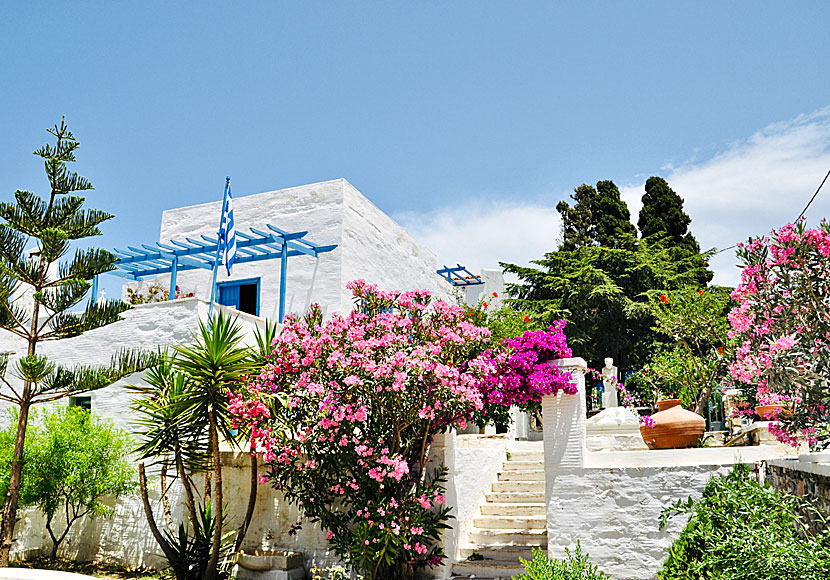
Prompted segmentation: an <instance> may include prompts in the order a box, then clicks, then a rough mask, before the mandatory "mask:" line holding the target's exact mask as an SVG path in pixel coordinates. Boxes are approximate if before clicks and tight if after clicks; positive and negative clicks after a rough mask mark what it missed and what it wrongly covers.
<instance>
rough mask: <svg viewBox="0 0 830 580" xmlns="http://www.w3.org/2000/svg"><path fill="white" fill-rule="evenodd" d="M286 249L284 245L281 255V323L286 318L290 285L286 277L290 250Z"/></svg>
mask: <svg viewBox="0 0 830 580" xmlns="http://www.w3.org/2000/svg"><path fill="white" fill-rule="evenodd" d="M286 250H287V248H286V247H285V246H283V249H282V253H281V255H280V314H279V319H278V321H279V323H280V324H282V321H283V320H285V291H286V288H287V287H288V285H287V283H286V279H285V277H286V274H288V252H287V251H286Z"/></svg>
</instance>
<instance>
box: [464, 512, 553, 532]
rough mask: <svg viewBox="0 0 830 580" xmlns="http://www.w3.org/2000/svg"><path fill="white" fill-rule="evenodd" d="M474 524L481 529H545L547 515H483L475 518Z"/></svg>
mask: <svg viewBox="0 0 830 580" xmlns="http://www.w3.org/2000/svg"><path fill="white" fill-rule="evenodd" d="M473 525H474V526H475V527H476V528H478V529H480V530H503V529H508V530H544V529H546V528H545V526H546V525H547V518H546V516H545V515H539V516H517V515H509V516H481V517H478V518H474V519H473Z"/></svg>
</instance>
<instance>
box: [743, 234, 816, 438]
mask: <svg viewBox="0 0 830 580" xmlns="http://www.w3.org/2000/svg"><path fill="white" fill-rule="evenodd" d="M738 256H739V257H740V259H741V261H742V262H743V264H744V268H743V272H742V274H741V283H740V285H739V286H738V287H737V288H736V289H735V290H734V292H733V293H732V297H733V298H734V299H736V300H737V301H738V302H739V304H738V306H737V307H735V308H733V309H732V311H731V312H730V313H729V321H730V323H731V325H732V331H731V336H733V337H735V338H736V339H737V343H738V348H737V352H736V360H735V361H734V362H733V363H732V364H731V365H730V369H729V370H730V372H731V374H732V377H733V378H734V379H735V380H737V381H739V382H741V383H743V384H744V385H747V386H748V387H749V392H748V393H746V394H747V398H748V399H750V402H759V401H762V400H770V399H773V398H781V399H784V398H785V397H786V399H785V400H788V401H789V402H790V403H792V404H793V412H792V413H791V414H787V415H782V416H781V417H780V418H779V424H777V425H774V426H772V427H771V429H770V430H771V431H772V432H774V433H775V434H776V435H777V436H778V438H779V439H780V440H782V441H786V442H788V443H791V444H793V445H795V444H796V443H797V440H798V438H799V437H803V438H805V439H806V440H807V441H808V442H809V443H811V444H814V443H816V432H817V431H816V427H817V426H819V425H820V424H823V423H826V420H827V416H826V408H827V404H828V399H829V398H830V224H828V223H827V222H826V221H822V222H821V224H820V226H819V227H818V228H814V229H808V228H807V227H806V226H805V225H804V222H803V221H799V222H798V223H796V224H787V225H786V226H784V227H782V228H780V229H778V230H775V231H773V232H772V233H771V234H770V236H768V237H762V238H755V239H750V240H749V243H747V244H740V245H739V248H738ZM745 391H746V390H745Z"/></svg>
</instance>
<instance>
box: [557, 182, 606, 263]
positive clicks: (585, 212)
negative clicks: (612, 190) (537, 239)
mask: <svg viewBox="0 0 830 580" xmlns="http://www.w3.org/2000/svg"><path fill="white" fill-rule="evenodd" d="M571 199H572V200H574V201H575V202H576V203H575V204H574V205H573V207H571V206H570V204H569V203H568V202H566V201H560V202H559V203H558V204H556V211H558V212H559V215H560V216H562V246H561V247H560V249H562V250H575V249H577V248H581V247H583V246H593V245H595V244H596V237H597V233H596V223H595V221H594V218H595V215H596V211H597V202H598V195H597V190H596V189H594V188H593V187H592V186H590V185H587V184H585V183H583V184H582V185H580V186H579V187H576V188H574V192H573V194H572V195H571Z"/></svg>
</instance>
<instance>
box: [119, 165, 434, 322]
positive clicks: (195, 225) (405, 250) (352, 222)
mask: <svg viewBox="0 0 830 580" xmlns="http://www.w3.org/2000/svg"><path fill="white" fill-rule="evenodd" d="M233 204H234V219H235V222H236V227H237V230H238V231H247V229H248V228H249V227H255V228H257V229H261V230H266V227H265V225H266V224H269V223H270V224H271V225H274V226H276V227H278V228H281V229H283V230H286V231H289V232H295V231H308V232H309V233H308V235H307V236H306V239H308V240H309V241H311V242H314V243H316V244H320V245H329V244H336V245H337V246H338V247H337V248H336V249H335V250H333V251H332V252H327V253H325V254H321V255H320V257H319V258H316V259H315V258H312V257H310V256H296V257H291V258H289V259H288V277H287V293H286V313H289V312H294V313H298V314H299V313H302V312H304V311H305V310H306V308H308V306H309V305H310V304H312V303H317V304H320V306H321V307H322V308H323V311H324V313H326V314H331V313H334V312H340V313H347V312H349V311H350V310H351V308H352V297H351V294H350V293H349V292H348V291H347V290H346V283H347V282H349V281H350V280H354V279H358V278H362V279H364V280H366V281H368V282H372V283H376V284H378V285H379V286H380V287H381V288H383V289H386V290H410V289H413V288H426V289H428V290H430V291H432V292H434V293H437V294H438V295H439V296H441V297H447V296H449V289H450V286H449V284H447V283H446V282H442V280H441V278H440V277H439V276H438V275H437V274H436V273H435V270H436V258H435V254H434V253H433V252H432V251H430V250H429V249H427V248H425V247H424V246H422V245H421V244H420V243H418V241H417V240H415V239H414V238H413V237H412V236H411V235H410V234H409V233H408V232H407V231H406V230H404V229H403V228H402V227H401V226H400V225H398V224H397V223H396V222H395V221H394V220H392V218H390V217H389V216H387V215H386V214H384V213H383V212H382V211H381V210H379V209H378V208H377V207H376V206H375V205H374V204H373V203H372V202H371V201H369V200H368V199H366V197H364V196H363V195H362V194H361V193H360V192H359V191H358V190H357V189H355V187H354V186H352V185H351V184H350V183H349V182H348V181H346V180H345V179H337V180H334V181H326V182H322V183H313V184H310V185H302V186H299V187H291V188H288V189H282V190H278V191H269V192H265V193H257V194H253V195H246V196H241V197H234V200H233ZM220 211H221V200H219V201H215V202H211V203H205V204H201V205H194V206H188V207H183V208H177V209H172V210H167V211H165V212H164V213H163V215H162V221H161V232H160V235H159V241H162V242H165V241H168V240H171V239H177V240H183V239H184V238H186V237H191V238H195V239H200V238H199V237H200V236H201V235H202V234H205V235H208V236H211V237H215V235H216V232H217V230H218V227H219V214H220ZM279 267H280V264H279V260H265V261H261V262H253V263H245V264H238V265H236V266H234V269H233V274H232V275H231V276H230V277H229V276H227V273H226V272H225V270H224V268H220V270H219V277H218V281H219V282H224V281H227V280H242V279H245V278H257V277H259V278H261V280H260V316H263V317H266V318H270V319H274V320H276V318H277V314H278V310H277V309H278V303H279V285H280V274H279ZM211 277H212V273H211V272H209V271H207V270H189V271H186V272H180V273H179V274H178V279H177V283H178V286H179V287H180V288H181V289H182V292H195V293H196V295H197V296H198V297H201V298H205V299H208V298H209V296H210V284H211ZM169 280H170V277H169V276H160V277H159V283H160V284H161V285H162V287H163V288H165V289H166V288H168V287H169ZM125 292H126V290H125Z"/></svg>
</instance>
